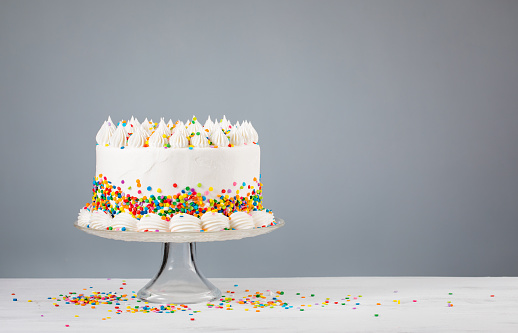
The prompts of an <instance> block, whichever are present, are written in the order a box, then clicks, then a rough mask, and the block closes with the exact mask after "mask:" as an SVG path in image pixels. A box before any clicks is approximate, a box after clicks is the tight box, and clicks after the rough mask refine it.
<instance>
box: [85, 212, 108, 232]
mask: <svg viewBox="0 0 518 333" xmlns="http://www.w3.org/2000/svg"><path fill="white" fill-rule="evenodd" d="M111 220H112V217H111V215H109V214H107V213H105V212H104V211H102V210H96V211H94V212H93V213H92V216H91V217H90V222H89V223H88V224H89V225H90V228H92V229H99V230H103V229H106V228H108V227H109V226H110V224H111Z"/></svg>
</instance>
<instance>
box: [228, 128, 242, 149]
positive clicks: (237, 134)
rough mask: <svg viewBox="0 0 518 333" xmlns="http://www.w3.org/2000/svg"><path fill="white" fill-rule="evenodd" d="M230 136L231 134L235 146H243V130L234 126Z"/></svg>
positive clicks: (231, 141) (231, 140)
mask: <svg viewBox="0 0 518 333" xmlns="http://www.w3.org/2000/svg"><path fill="white" fill-rule="evenodd" d="M229 136H230V143H231V144H232V145H233V146H242V145H243V143H244V139H243V135H242V134H241V131H239V130H236V129H235V128H233V129H231V130H230V133H229Z"/></svg>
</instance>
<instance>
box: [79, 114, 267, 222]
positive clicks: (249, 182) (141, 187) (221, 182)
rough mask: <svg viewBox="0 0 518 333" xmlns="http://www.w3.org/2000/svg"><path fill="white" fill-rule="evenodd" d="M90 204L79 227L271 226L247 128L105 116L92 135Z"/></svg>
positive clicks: (254, 147)
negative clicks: (93, 159)
mask: <svg viewBox="0 0 518 333" xmlns="http://www.w3.org/2000/svg"><path fill="white" fill-rule="evenodd" d="M96 140H97V147H96V176H95V177H94V181H93V196H92V202H91V203H88V204H87V205H86V206H85V207H84V208H83V209H81V211H80V212H79V217H78V224H79V225H80V226H83V227H89V228H96V229H108V230H117V231H144V232H157V231H163V232H187V231H189V232H193V231H220V230H231V229H251V228H256V227H267V226H269V225H274V224H275V220H274V216H273V213H272V212H271V211H268V210H265V209H264V208H263V205H262V184H261V176H260V148H259V145H258V144H257V142H258V135H257V132H256V131H255V129H254V128H253V126H252V124H251V123H249V122H246V121H245V122H243V123H242V124H239V123H237V124H235V125H231V123H230V122H229V121H228V120H227V119H226V118H225V117H224V118H223V119H222V120H221V121H219V122H218V121H216V122H212V121H211V119H210V117H209V119H207V121H206V122H205V125H203V126H202V125H201V124H200V123H199V122H198V121H197V119H196V117H193V119H192V120H191V121H188V123H187V125H185V124H184V123H182V122H181V121H177V122H175V123H173V122H172V121H171V120H170V121H169V122H168V123H167V124H166V123H165V121H164V120H163V119H162V120H161V121H160V123H159V124H156V123H153V122H152V121H148V120H147V119H146V120H144V122H143V123H142V124H140V123H139V122H138V120H136V119H135V118H133V117H132V118H131V120H130V121H129V122H125V121H121V122H120V123H119V124H118V125H117V126H115V125H114V124H113V122H112V121H111V119H110V118H109V119H108V120H107V121H105V122H104V124H103V125H102V127H101V129H100V130H99V132H98V133H97V136H96Z"/></svg>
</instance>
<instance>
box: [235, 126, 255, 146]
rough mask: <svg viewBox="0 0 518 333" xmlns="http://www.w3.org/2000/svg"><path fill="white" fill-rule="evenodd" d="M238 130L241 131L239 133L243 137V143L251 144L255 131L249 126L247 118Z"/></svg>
mask: <svg viewBox="0 0 518 333" xmlns="http://www.w3.org/2000/svg"><path fill="white" fill-rule="evenodd" d="M238 132H239V134H241V137H242V138H243V143H246V144H250V143H252V142H253V141H252V136H253V133H252V131H251V129H250V127H249V126H248V122H247V121H246V120H245V121H244V122H243V124H241V126H240V127H239V130H238Z"/></svg>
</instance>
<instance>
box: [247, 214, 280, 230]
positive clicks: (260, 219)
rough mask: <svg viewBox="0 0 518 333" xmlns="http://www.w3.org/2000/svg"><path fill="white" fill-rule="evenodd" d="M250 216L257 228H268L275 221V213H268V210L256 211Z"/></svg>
mask: <svg viewBox="0 0 518 333" xmlns="http://www.w3.org/2000/svg"><path fill="white" fill-rule="evenodd" d="M250 214H251V215H252V218H253V219H254V225H255V227H256V228H261V227H267V226H269V225H270V224H271V223H272V222H273V221H274V220H275V219H274V216H273V213H272V212H269V213H267V212H266V210H256V211H253V212H251V213H250Z"/></svg>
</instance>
